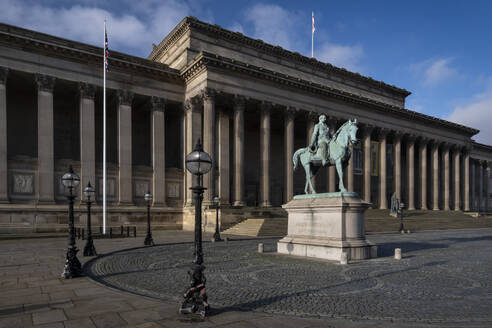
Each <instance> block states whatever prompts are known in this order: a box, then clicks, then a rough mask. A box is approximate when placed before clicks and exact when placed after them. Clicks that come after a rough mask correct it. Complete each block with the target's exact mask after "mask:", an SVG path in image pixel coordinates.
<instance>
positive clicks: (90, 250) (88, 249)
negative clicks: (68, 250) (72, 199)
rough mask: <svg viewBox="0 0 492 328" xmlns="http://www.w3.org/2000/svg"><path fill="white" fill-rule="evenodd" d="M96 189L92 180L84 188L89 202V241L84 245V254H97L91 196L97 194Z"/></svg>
mask: <svg viewBox="0 0 492 328" xmlns="http://www.w3.org/2000/svg"><path fill="white" fill-rule="evenodd" d="M95 193H96V192H95V190H94V188H92V186H91V182H90V181H89V183H88V184H87V187H85V188H84V196H85V198H86V203H87V242H86V243H85V247H84V256H96V255H97V252H96V248H95V247H94V241H93V240H92V227H91V204H92V201H91V198H93V197H94V195H95Z"/></svg>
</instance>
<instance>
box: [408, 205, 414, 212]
mask: <svg viewBox="0 0 492 328" xmlns="http://www.w3.org/2000/svg"><path fill="white" fill-rule="evenodd" d="M407 210H408V211H415V207H414V206H412V207H409V208H407Z"/></svg>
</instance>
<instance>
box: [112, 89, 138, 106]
mask: <svg viewBox="0 0 492 328" xmlns="http://www.w3.org/2000/svg"><path fill="white" fill-rule="evenodd" d="M116 95H117V97H118V104H119V105H127V106H131V105H132V101H133V97H134V96H135V94H134V93H133V92H131V91H129V90H123V89H119V90H118V91H116Z"/></svg>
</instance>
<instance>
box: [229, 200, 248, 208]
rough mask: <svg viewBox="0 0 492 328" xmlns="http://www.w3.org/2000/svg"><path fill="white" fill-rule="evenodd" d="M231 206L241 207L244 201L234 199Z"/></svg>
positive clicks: (244, 203) (244, 204)
mask: <svg viewBox="0 0 492 328" xmlns="http://www.w3.org/2000/svg"><path fill="white" fill-rule="evenodd" d="M232 206H238V207H243V206H246V202H245V201H242V200H236V201H234V204H232Z"/></svg>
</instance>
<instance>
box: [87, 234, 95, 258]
mask: <svg viewBox="0 0 492 328" xmlns="http://www.w3.org/2000/svg"><path fill="white" fill-rule="evenodd" d="M84 256H97V252H96V247H94V241H93V240H92V238H90V239H89V238H88V239H87V243H86V244H85V247H84Z"/></svg>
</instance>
